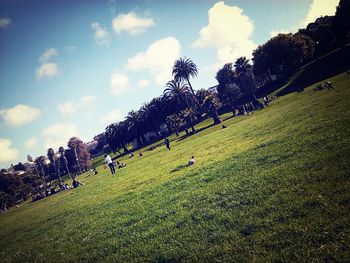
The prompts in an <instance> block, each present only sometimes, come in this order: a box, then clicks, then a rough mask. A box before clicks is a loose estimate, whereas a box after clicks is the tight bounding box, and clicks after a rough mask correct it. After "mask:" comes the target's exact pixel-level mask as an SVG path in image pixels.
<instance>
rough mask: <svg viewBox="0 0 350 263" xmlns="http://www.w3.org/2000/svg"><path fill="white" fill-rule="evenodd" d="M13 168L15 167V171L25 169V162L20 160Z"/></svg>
mask: <svg viewBox="0 0 350 263" xmlns="http://www.w3.org/2000/svg"><path fill="white" fill-rule="evenodd" d="M13 169H15V171H25V170H26V167H25V166H24V164H23V163H21V162H19V163H18V164H16V165H14V166H13Z"/></svg>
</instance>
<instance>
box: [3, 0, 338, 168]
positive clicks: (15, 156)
mask: <svg viewBox="0 0 350 263" xmlns="http://www.w3.org/2000/svg"><path fill="white" fill-rule="evenodd" d="M337 4H338V0H230V1H224V2H223V1H211V0H192V1H185V0H183V1H175V0H173V1H160V0H159V1H156V0H143V1H142V0H139V1H126V0H125V1H121V0H120V1H117V0H109V1H108V0H107V1H68V0H67V1H1V2H0V167H7V166H8V165H9V164H11V163H16V162H18V161H25V160H26V156H27V154H31V155H32V156H33V157H36V156H39V155H42V154H45V153H46V151H47V149H48V148H49V147H53V148H55V149H56V150H57V148H58V147H59V146H66V144H67V141H68V139H69V138H70V137H72V136H78V137H80V138H81V139H83V140H84V141H91V140H92V138H93V136H94V135H97V134H99V133H101V132H102V131H104V129H105V127H106V126H107V125H108V124H109V123H112V122H116V121H119V120H123V118H124V117H125V115H126V114H127V113H128V112H129V111H130V110H132V109H138V108H139V107H140V106H141V105H142V103H144V102H147V101H149V100H150V99H152V98H153V97H155V96H159V95H160V94H162V92H163V89H164V85H165V84H166V82H167V81H169V80H171V68H172V65H173V63H174V61H175V60H176V59H177V58H179V57H183V56H186V57H189V58H191V59H192V60H193V61H194V62H195V63H196V64H197V66H198V71H199V75H198V77H197V78H196V79H194V80H193V87H194V88H195V89H200V88H207V87H210V86H213V85H216V81H215V73H216V71H217V69H218V68H219V67H221V66H222V65H223V64H224V63H227V62H232V61H234V60H235V59H236V58H237V57H239V56H247V57H250V56H251V53H252V50H253V49H254V48H256V47H257V46H258V45H259V44H263V43H264V42H266V41H267V40H268V39H269V38H270V37H271V36H274V35H276V34H278V33H279V32H291V31H292V32H295V31H296V30H297V29H298V28H301V27H303V26H305V25H306V24H307V23H308V22H310V21H313V20H314V19H315V18H317V17H319V16H321V15H333V14H334V13H335V7H336V5H337Z"/></svg>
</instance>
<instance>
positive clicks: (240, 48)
mask: <svg viewBox="0 0 350 263" xmlns="http://www.w3.org/2000/svg"><path fill="white" fill-rule="evenodd" d="M256 47H257V45H256V44H255V43H254V42H253V41H252V40H246V41H244V42H240V43H239V44H237V45H236V46H234V47H231V46H227V47H223V48H219V49H218V51H217V59H218V62H217V64H216V66H215V69H219V68H221V67H222V66H223V65H224V64H225V63H227V62H233V63H234V62H235V61H236V59H237V58H239V57H247V58H251V56H252V51H253V50H254V49H255V48H256Z"/></svg>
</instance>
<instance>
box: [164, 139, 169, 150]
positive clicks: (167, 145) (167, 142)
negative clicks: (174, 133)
mask: <svg viewBox="0 0 350 263" xmlns="http://www.w3.org/2000/svg"><path fill="white" fill-rule="evenodd" d="M164 144H165V146H166V147H167V148H168V150H169V151H170V141H169V139H168V138H165V139H164Z"/></svg>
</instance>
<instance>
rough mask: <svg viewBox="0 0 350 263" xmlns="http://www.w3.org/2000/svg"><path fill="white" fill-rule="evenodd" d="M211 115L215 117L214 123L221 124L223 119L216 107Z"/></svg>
mask: <svg viewBox="0 0 350 263" xmlns="http://www.w3.org/2000/svg"><path fill="white" fill-rule="evenodd" d="M211 115H212V117H213V120H214V124H219V123H221V120H220V118H219V114H218V111H217V110H216V109H215V108H214V109H213V110H212V112H211Z"/></svg>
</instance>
